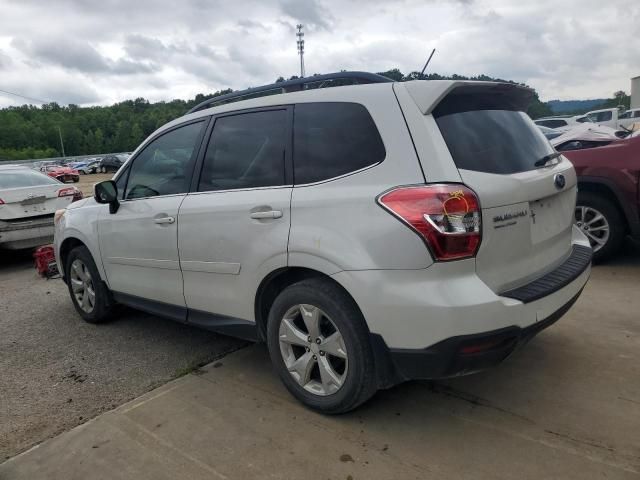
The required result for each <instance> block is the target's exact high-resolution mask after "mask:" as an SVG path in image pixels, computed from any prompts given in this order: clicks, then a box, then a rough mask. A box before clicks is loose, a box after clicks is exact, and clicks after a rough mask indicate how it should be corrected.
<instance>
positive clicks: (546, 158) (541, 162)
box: [533, 152, 562, 167]
mask: <svg viewBox="0 0 640 480" xmlns="http://www.w3.org/2000/svg"><path fill="white" fill-rule="evenodd" d="M560 155H562V154H561V153H560V152H553V153H550V154H549V155H545V156H544V157H542V158H541V159H540V160H536V162H535V163H534V164H533V166H534V167H544V166H545V165H546V164H547V163H549V162H550V161H551V160H553V159H554V158H558V157H559V156H560Z"/></svg>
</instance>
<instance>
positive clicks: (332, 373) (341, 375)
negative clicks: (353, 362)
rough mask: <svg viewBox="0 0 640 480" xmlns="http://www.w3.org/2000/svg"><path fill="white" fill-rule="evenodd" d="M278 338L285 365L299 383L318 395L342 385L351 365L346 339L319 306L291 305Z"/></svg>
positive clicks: (332, 392)
mask: <svg viewBox="0 0 640 480" xmlns="http://www.w3.org/2000/svg"><path fill="white" fill-rule="evenodd" d="M278 337H279V342H280V353H281V355H282V359H283V361H284V364H285V367H286V368H287V370H288V371H289V373H290V374H291V376H292V377H293V379H294V380H295V381H296V382H297V383H298V385H300V386H301V387H302V388H304V389H305V390H306V391H308V392H310V393H313V394H314V395H318V396H326V395H331V394H334V393H336V392H337V391H338V390H339V389H340V388H341V387H342V385H343V384H344V381H345V379H346V378H347V370H348V366H349V361H348V355H347V349H346V347H345V343H344V338H343V336H342V334H341V333H340V330H339V329H338V327H337V326H336V324H335V323H334V322H333V321H332V320H331V319H330V318H329V316H328V315H327V314H326V313H325V312H323V311H322V310H321V309H320V308H318V307H316V306H314V305H308V304H300V305H295V306H294V307H291V308H290V309H289V310H287V312H286V313H285V314H284V317H283V318H282V320H281V321H280V328H279V331H278Z"/></svg>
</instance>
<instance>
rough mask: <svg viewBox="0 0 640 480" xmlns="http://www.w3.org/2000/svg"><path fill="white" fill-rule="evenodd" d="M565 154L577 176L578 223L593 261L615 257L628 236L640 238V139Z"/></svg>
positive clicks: (613, 142)
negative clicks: (591, 249)
mask: <svg viewBox="0 0 640 480" xmlns="http://www.w3.org/2000/svg"><path fill="white" fill-rule="evenodd" d="M562 154H563V155H564V156H566V157H567V158H568V159H569V160H570V161H571V162H572V163H573V165H574V167H575V169H576V173H577V174H578V201H577V204H576V213H575V220H576V225H577V226H578V227H580V228H581V229H582V231H583V232H584V233H585V234H586V235H587V237H589V241H590V242H591V245H592V247H593V251H594V255H593V258H594V260H595V261H602V260H604V259H606V258H608V257H610V256H611V255H613V254H614V253H615V252H616V251H617V250H618V249H619V248H620V246H621V245H622V242H623V240H624V237H625V236H626V235H631V236H632V237H635V238H638V239H640V189H639V183H640V136H635V137H631V138H627V139H624V140H614V141H612V142H611V143H609V144H608V145H604V146H601V147H595V148H585V149H581V150H569V151H563V152H562Z"/></svg>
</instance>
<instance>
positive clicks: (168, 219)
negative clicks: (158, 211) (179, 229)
mask: <svg viewBox="0 0 640 480" xmlns="http://www.w3.org/2000/svg"><path fill="white" fill-rule="evenodd" d="M153 221H154V222H155V223H157V224H158V225H166V224H169V223H173V222H175V221H176V219H175V218H174V217H160V218H154V219H153Z"/></svg>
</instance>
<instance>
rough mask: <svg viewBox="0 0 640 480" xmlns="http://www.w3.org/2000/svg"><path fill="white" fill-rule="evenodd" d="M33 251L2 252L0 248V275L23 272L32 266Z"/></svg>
mask: <svg viewBox="0 0 640 480" xmlns="http://www.w3.org/2000/svg"><path fill="white" fill-rule="evenodd" d="M34 251H35V250H34V249H31V248H30V249H27V250H3V249H1V248H0V273H11V272H12V271H17V270H24V269H25V268H27V267H29V266H33V252H34Z"/></svg>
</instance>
